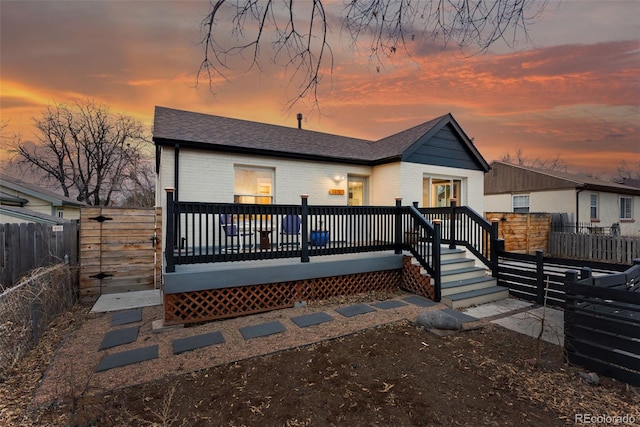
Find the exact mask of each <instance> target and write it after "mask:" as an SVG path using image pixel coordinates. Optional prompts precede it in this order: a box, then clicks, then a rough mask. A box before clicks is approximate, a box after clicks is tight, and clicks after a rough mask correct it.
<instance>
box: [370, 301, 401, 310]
mask: <svg viewBox="0 0 640 427" xmlns="http://www.w3.org/2000/svg"><path fill="white" fill-rule="evenodd" d="M371 305H372V306H374V307H375V308H379V309H381V310H391V309H392V308H398V307H404V306H406V305H409V304H407V303H406V302H402V301H398V300H395V299H390V300H386V301H379V302H374V303H373V304H371Z"/></svg>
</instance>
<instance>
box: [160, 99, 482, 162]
mask: <svg viewBox="0 0 640 427" xmlns="http://www.w3.org/2000/svg"><path fill="white" fill-rule="evenodd" d="M447 124H451V125H452V126H453V127H454V128H455V129H456V131H457V132H458V133H459V134H460V136H461V139H462V140H463V141H464V143H465V144H466V146H467V149H468V151H469V152H470V153H471V155H472V156H474V157H475V158H476V160H477V162H478V163H479V164H480V165H482V166H483V168H485V169H486V170H488V164H487V163H486V161H485V160H484V159H483V158H482V156H481V155H480V153H479V152H478V151H477V149H476V148H475V147H474V146H473V144H472V143H471V141H470V140H469V138H468V137H467V136H466V135H465V134H464V132H462V130H461V129H460V127H459V126H458V124H457V123H456V122H455V120H454V119H453V116H451V114H446V115H444V116H440V117H437V118H435V119H433V120H430V121H428V122H425V123H422V124H420V125H417V126H414V127H412V128H410V129H407V130H405V131H402V132H399V133H396V134H394V135H391V136H389V137H386V138H383V139H381V140H378V141H369V140H365V139H358V138H349V137H345V136H339V135H332V134H328V133H322V132H315V131H310V130H306V129H298V128H295V127H286V126H277V125H270V124H265V123H258V122H251V121H247V120H239V119H231V118H226V117H220V116H214V115H208V114H201V113H194V112H189V111H183V110H176V109H172V108H166V107H156V109H155V118H154V127H153V140H154V142H155V143H156V144H157V145H174V144H180V145H181V146H190V147H194V148H202V149H210V150H218V151H228V152H229V151H231V152H244V153H250V154H263V155H273V156H279V157H292V158H302V159H305V158H306V159H317V160H329V161H341V162H349V163H356V164H379V163H385V162H390V161H397V160H401V159H402V156H403V154H405V153H406V152H407V150H409V149H410V148H411V147H412V146H413V145H414V144H416V143H417V142H418V141H419V140H420V139H421V138H423V137H424V136H425V135H427V134H429V133H430V132H431V133H433V132H434V131H435V130H438V129H440V128H442V127H443V126H445V125H447Z"/></svg>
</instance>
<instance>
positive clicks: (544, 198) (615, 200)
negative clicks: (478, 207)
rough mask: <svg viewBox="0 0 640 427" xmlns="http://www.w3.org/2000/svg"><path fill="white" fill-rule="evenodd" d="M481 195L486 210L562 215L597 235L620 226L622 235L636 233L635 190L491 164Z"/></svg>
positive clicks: (639, 199) (639, 198)
mask: <svg viewBox="0 0 640 427" xmlns="http://www.w3.org/2000/svg"><path fill="white" fill-rule="evenodd" d="M484 194H485V209H486V210H487V211H491V212H549V213H562V214H566V217H567V218H568V220H569V222H570V223H572V224H582V225H583V226H582V228H583V229H584V228H585V227H586V228H587V229H591V230H594V231H598V230H600V229H609V228H610V227H611V226H613V225H614V224H619V227H620V234H621V235H626V236H634V235H640V188H637V187H632V186H629V185H624V184H617V183H614V182H608V181H604V180H601V179H596V178H591V177H588V176H585V175H579V174H572V173H567V172H559V171H550V170H542V169H536V168H531V167H526V166H521V165H513V164H510V163H505V162H493V163H492V164H491V171H490V172H489V173H488V174H486V175H485V184H484ZM585 224H586V226H585ZM615 228H616V226H614V229H615Z"/></svg>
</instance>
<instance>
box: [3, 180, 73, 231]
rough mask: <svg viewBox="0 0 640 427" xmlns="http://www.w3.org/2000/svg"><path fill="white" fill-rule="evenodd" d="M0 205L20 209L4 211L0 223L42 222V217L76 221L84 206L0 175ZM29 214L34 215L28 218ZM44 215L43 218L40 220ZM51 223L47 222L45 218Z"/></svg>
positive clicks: (35, 186) (43, 189)
mask: <svg viewBox="0 0 640 427" xmlns="http://www.w3.org/2000/svg"><path fill="white" fill-rule="evenodd" d="M0 205H1V206H3V207H4V206H6V207H14V208H21V209H4V210H3V212H2V215H1V217H2V219H1V220H0V222H42V221H41V220H43V218H45V217H56V218H60V219H64V220H77V219H79V218H80V208H81V207H82V206H84V203H81V202H78V201H76V200H73V199H71V198H69V197H65V196H61V195H59V194H56V193H55V192H53V191H50V190H47V189H45V188H42V187H39V186H37V185H35V184H31V183H28V182H25V181H21V180H19V179H15V178H12V177H10V176H8V175H5V174H0ZM30 212H34V214H33V215H30ZM43 215H44V217H43ZM47 221H48V222H51V220H50V219H47Z"/></svg>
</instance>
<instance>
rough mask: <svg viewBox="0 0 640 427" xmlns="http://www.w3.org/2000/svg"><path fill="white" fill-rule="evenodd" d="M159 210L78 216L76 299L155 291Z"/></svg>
mask: <svg viewBox="0 0 640 427" xmlns="http://www.w3.org/2000/svg"><path fill="white" fill-rule="evenodd" d="M161 225H162V217H161V210H160V208H149V209H130V208H106V207H86V208H82V210H81V212H80V297H81V298H82V299H85V300H90V299H96V298H97V297H98V296H100V295H102V294H113V293H120V292H129V291H142V290H150V289H155V288H159V286H160V280H159V278H160V277H161V271H160V260H161V247H162V245H161V244H160V237H161V235H162V233H161Z"/></svg>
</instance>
